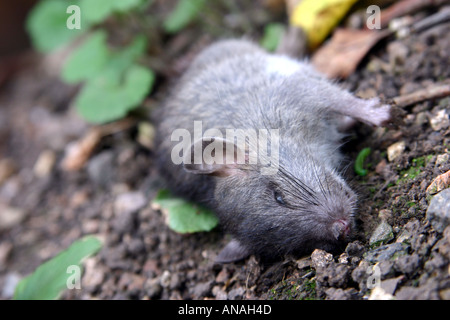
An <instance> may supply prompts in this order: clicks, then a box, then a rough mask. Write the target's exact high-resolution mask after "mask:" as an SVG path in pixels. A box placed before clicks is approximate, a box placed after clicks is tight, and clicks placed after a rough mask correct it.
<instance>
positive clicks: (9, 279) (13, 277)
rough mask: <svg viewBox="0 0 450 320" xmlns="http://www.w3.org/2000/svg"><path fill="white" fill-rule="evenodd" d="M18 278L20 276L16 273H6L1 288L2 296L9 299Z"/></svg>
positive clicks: (19, 278) (12, 294)
mask: <svg viewBox="0 0 450 320" xmlns="http://www.w3.org/2000/svg"><path fill="white" fill-rule="evenodd" d="M20 280H21V277H20V276H19V275H18V274H17V273H15V272H12V273H8V274H7V275H6V277H5V280H4V284H3V288H2V298H6V299H11V298H12V297H13V296H14V291H15V290H16V286H17V284H18V283H19V281H20Z"/></svg>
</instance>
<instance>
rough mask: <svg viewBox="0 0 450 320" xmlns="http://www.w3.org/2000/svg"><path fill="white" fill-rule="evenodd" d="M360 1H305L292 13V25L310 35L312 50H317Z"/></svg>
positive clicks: (309, 40)
mask: <svg viewBox="0 0 450 320" xmlns="http://www.w3.org/2000/svg"><path fill="white" fill-rule="evenodd" d="M357 1H358V0H303V1H301V2H300V3H299V4H298V5H297V6H296V7H295V9H294V11H293V12H292V15H291V17H290V23H291V25H293V26H296V27H300V28H302V29H303V30H304V31H305V32H306V34H307V35H308V42H309V46H310V48H312V49H313V48H316V47H317V46H318V45H319V44H321V43H322V41H323V40H324V39H325V38H326V37H327V36H328V34H329V33H330V32H331V31H332V30H333V28H334V27H335V26H336V25H337V24H338V23H339V21H340V20H341V19H342V18H343V17H344V16H345V14H346V13H347V12H348V10H349V9H350V8H351V7H352V5H353V4H354V3H355V2H357Z"/></svg>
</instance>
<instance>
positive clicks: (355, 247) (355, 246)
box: [345, 241, 365, 258]
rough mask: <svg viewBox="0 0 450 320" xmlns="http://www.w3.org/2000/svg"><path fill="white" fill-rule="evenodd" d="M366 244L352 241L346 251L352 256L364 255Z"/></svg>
mask: <svg viewBox="0 0 450 320" xmlns="http://www.w3.org/2000/svg"><path fill="white" fill-rule="evenodd" d="M364 249H365V248H364V246H363V245H362V244H361V243H359V242H358V241H353V242H350V243H349V244H348V245H347V247H346V248H345V252H347V254H348V255H349V256H351V257H359V258H360V257H362V255H363V253H364V251H365V250H364Z"/></svg>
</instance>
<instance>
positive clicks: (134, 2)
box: [80, 0, 143, 23]
mask: <svg viewBox="0 0 450 320" xmlns="http://www.w3.org/2000/svg"><path fill="white" fill-rule="evenodd" d="M142 2H143V0H81V1H80V7H81V8H82V10H83V14H84V15H85V18H86V19H87V20H88V21H90V22H92V23H99V22H102V21H104V20H105V19H106V18H107V17H109V16H110V15H111V14H113V13H116V12H126V11H128V10H131V9H133V8H135V7H137V6H138V5H140V4H141V3H142Z"/></svg>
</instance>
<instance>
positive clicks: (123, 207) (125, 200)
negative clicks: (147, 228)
mask: <svg viewBox="0 0 450 320" xmlns="http://www.w3.org/2000/svg"><path fill="white" fill-rule="evenodd" d="M147 202H148V201H147V198H146V197H145V196H144V194H143V193H141V192H139V191H136V192H127V193H123V194H120V195H118V196H117V197H116V200H115V201H114V213H115V215H116V216H120V215H123V214H129V213H132V212H136V211H138V210H140V209H142V208H143V207H145V205H146V204H147Z"/></svg>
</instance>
